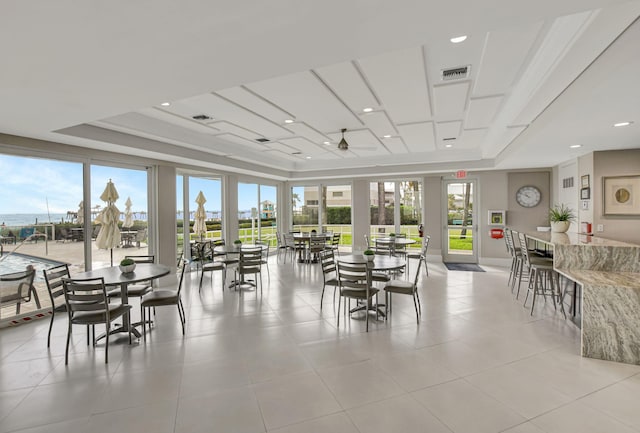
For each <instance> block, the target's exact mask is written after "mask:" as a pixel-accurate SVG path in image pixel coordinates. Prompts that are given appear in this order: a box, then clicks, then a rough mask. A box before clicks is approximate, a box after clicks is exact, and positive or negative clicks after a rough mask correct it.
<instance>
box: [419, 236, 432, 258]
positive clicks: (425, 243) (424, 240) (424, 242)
mask: <svg viewBox="0 0 640 433" xmlns="http://www.w3.org/2000/svg"><path fill="white" fill-rule="evenodd" d="M430 240H431V236H429V235H425V237H424V238H422V251H421V254H422V255H423V256H424V258H425V260H426V258H427V249H428V248H429V241H430Z"/></svg>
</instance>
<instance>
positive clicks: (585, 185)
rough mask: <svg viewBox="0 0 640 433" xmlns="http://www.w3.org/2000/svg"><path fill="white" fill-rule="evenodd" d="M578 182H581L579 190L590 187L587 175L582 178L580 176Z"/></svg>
mask: <svg viewBox="0 0 640 433" xmlns="http://www.w3.org/2000/svg"><path fill="white" fill-rule="evenodd" d="M580 182H581V185H580V187H581V188H589V187H590V186H591V185H589V175H588V174H585V175H584V176H581V177H580Z"/></svg>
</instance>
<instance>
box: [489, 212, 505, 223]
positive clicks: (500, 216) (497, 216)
mask: <svg viewBox="0 0 640 433" xmlns="http://www.w3.org/2000/svg"><path fill="white" fill-rule="evenodd" d="M488 224H489V225H490V226H503V225H505V211H503V210H490V211H489V222H488Z"/></svg>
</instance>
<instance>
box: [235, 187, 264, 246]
mask: <svg viewBox="0 0 640 433" xmlns="http://www.w3.org/2000/svg"><path fill="white" fill-rule="evenodd" d="M259 201H260V200H259V199H258V185H257V184H255V183H238V239H240V240H241V241H242V242H243V243H249V244H252V243H253V242H254V241H255V240H256V239H259V238H260V234H259V233H258V226H259V220H258V203H259Z"/></svg>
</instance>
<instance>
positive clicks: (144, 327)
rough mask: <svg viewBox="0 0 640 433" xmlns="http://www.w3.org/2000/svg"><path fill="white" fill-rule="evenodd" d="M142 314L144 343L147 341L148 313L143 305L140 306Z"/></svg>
mask: <svg viewBox="0 0 640 433" xmlns="http://www.w3.org/2000/svg"><path fill="white" fill-rule="evenodd" d="M140 314H141V315H142V335H143V338H144V341H147V312H146V308H144V307H143V306H142V303H141V304H140Z"/></svg>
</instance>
